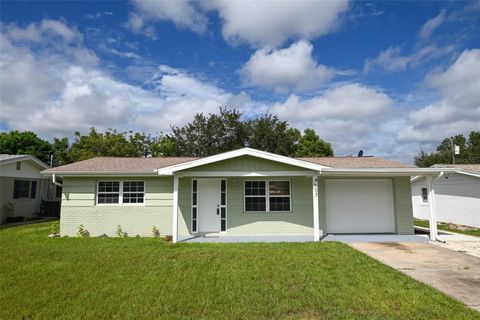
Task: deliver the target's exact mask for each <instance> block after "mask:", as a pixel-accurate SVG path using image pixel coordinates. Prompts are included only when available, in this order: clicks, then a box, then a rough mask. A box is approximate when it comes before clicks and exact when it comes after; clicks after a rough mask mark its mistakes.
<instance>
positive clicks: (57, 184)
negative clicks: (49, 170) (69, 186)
mask: <svg viewBox="0 0 480 320" xmlns="http://www.w3.org/2000/svg"><path fill="white" fill-rule="evenodd" d="M52 183H53V184H54V185H56V186H57V187H60V188H63V184H61V183H59V182H57V180H56V179H55V173H54V174H52Z"/></svg>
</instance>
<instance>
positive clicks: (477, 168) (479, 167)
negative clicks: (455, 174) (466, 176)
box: [432, 164, 480, 173]
mask: <svg viewBox="0 0 480 320" xmlns="http://www.w3.org/2000/svg"><path fill="white" fill-rule="evenodd" d="M432 167H433V168H454V169H460V170H464V171H471V172H475V173H480V164H435V165H433V166H432Z"/></svg>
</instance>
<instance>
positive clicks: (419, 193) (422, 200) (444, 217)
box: [412, 164, 480, 228]
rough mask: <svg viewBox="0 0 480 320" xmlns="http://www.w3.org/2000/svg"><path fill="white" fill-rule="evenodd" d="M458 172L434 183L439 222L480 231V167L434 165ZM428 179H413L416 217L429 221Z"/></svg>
mask: <svg viewBox="0 0 480 320" xmlns="http://www.w3.org/2000/svg"><path fill="white" fill-rule="evenodd" d="M433 167H434V168H437V169H442V168H449V169H453V170H455V171H454V172H450V173H448V174H444V175H442V176H441V177H439V178H437V179H435V180H434V181H432V184H433V186H435V197H436V203H437V206H436V208H437V210H436V216H437V219H438V221H442V222H449V223H454V224H460V225H467V226H471V227H477V228H480V164H456V165H439V164H437V165H434V166H433ZM427 188H428V186H427V181H426V178H425V177H414V178H412V202H413V215H414V217H415V218H419V219H429V216H430V213H429V209H428V203H429V197H428V190H427Z"/></svg>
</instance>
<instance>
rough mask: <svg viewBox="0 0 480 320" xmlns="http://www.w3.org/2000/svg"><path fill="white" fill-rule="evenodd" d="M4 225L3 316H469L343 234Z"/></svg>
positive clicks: (0, 249) (0, 236)
mask: <svg viewBox="0 0 480 320" xmlns="http://www.w3.org/2000/svg"><path fill="white" fill-rule="evenodd" d="M49 230H50V223H40V224H34V225H27V226H19V227H13V228H8V229H3V230H0V257H1V258H0V275H1V276H0V319H54V318H55V319H62V318H66V319H156V318H164V319H279V318H281V319H285V318H286V319H474V318H477V319H478V318H479V314H478V313H476V312H474V311H472V310H470V309H468V308H467V307H465V306H464V305H463V304H461V303H460V302H457V301H456V300H454V299H452V298H450V297H447V296H445V295H443V294H441V293H440V292H438V291H436V290H434V289H432V288H430V287H428V286H426V285H423V284H422V283H420V282H417V281H415V280H413V279H411V278H409V277H407V276H405V275H404V274H402V273H401V272H399V271H396V270H393V269H391V268H389V267H387V266H385V265H383V264H381V263H379V262H377V261H376V260H374V259H371V258H369V257H368V256H366V255H364V254H362V253H360V252H358V251H356V250H354V249H352V248H350V247H348V246H346V245H343V244H340V243H304V244H301V243H297V244H295V243H290V244H287V243H285V244H177V245H172V244H169V243H166V242H163V241H162V240H160V239H151V238H150V239H148V238H127V239H120V238H89V239H81V238H57V239H49V238H47V235H48V233H49Z"/></svg>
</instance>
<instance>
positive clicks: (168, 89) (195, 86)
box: [0, 23, 252, 137]
mask: <svg viewBox="0 0 480 320" xmlns="http://www.w3.org/2000/svg"><path fill="white" fill-rule="evenodd" d="M41 25H42V23H39V24H35V25H34V26H35V27H36V28H37V29H38V27H39V26H41ZM51 25H55V24H51ZM63 25H64V26H66V27H67V28H69V29H70V31H72V32H74V31H75V28H73V27H68V26H67V25H65V24H63ZM12 28H13V29H12ZM31 28H32V27H31V25H29V26H25V27H23V29H22V27H19V26H3V27H2V34H1V37H0V41H1V42H0V45H1V47H2V54H1V55H0V83H1V84H2V90H1V92H0V104H1V105H2V110H1V114H0V121H1V122H2V123H3V124H4V125H5V126H6V127H7V128H11V129H19V130H34V131H36V132H38V133H39V134H41V135H43V136H46V137H52V136H54V135H60V136H69V135H71V134H72V133H73V132H74V131H77V130H80V131H86V130H88V128H90V127H92V126H95V127H97V128H99V129H102V130H103V129H107V128H118V129H126V128H133V129H139V130H146V131H149V132H159V131H168V130H169V128H170V124H174V125H182V124H184V123H185V122H187V121H189V120H191V117H192V115H193V114H194V113H196V112H216V111H217V110H218V107H220V106H223V105H226V104H227V103H228V102H229V101H230V100H232V101H236V103H237V106H238V107H240V108H241V107H244V106H246V107H247V106H248V105H251V104H252V102H251V101H250V100H249V97H248V95H247V97H243V98H242V99H240V96H239V98H237V99H236V97H237V96H236V95H234V94H232V93H229V92H226V91H224V90H222V89H219V88H218V87H217V86H215V85H214V84H210V83H208V82H206V81H202V80H200V79H198V78H196V77H194V76H192V75H190V74H188V73H187V72H185V71H182V70H178V69H175V68H171V67H169V66H159V67H158V70H157V72H155V73H154V76H153V77H152V78H151V79H148V80H147V81H146V84H145V87H148V88H141V87H137V86H134V85H130V84H128V83H126V82H123V81H120V80H117V79H114V78H113V77H112V76H111V75H109V74H108V73H107V72H105V71H104V70H102V69H101V68H100V67H99V66H98V64H97V63H85V59H84V57H81V55H78V54H74V51H72V50H73V49H75V50H79V51H86V52H90V51H89V50H88V49H87V48H85V47H84V46H83V43H82V41H80V40H78V41H77V42H74V41H73V40H72V38H71V37H69V36H67V35H68V34H69V33H68V32H63V33H62V37H64V38H65V40H66V41H69V42H68V43H66V42H64V43H58V41H57V39H52V38H51V37H50V35H48V34H44V32H43V31H42V32H40V33H38V36H39V37H40V38H38V39H37V38H35V37H33V38H32V37H30V36H29V37H25V36H21V37H19V36H18V34H25V33H28V32H30V30H29V29H31ZM12 30H13V33H12ZM63 31H66V30H63ZM12 34H13V35H12ZM31 39H35V41H38V43H41V44H42V47H45V49H42V48H38V45H37V44H32V43H31V42H32V40H31ZM78 39H81V35H80V37H78ZM73 42H74V43H73ZM91 54H93V55H94V53H91ZM95 58H96V59H97V60H98V58H97V57H96V56H95ZM97 62H98V61H97ZM244 95H245V94H244ZM242 101H243V102H242Z"/></svg>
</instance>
